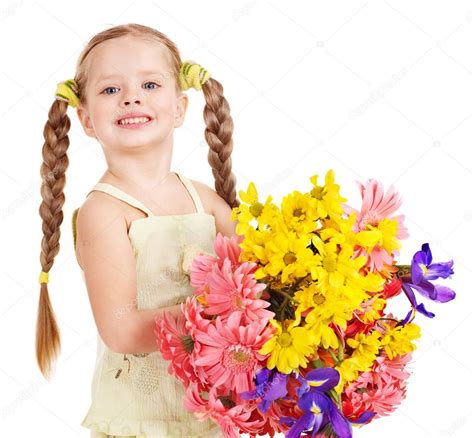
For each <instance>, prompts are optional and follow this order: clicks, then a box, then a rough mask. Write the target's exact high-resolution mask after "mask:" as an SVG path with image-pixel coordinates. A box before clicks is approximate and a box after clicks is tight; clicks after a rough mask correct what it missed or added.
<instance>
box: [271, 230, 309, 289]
mask: <svg viewBox="0 0 474 438" xmlns="http://www.w3.org/2000/svg"><path fill="white" fill-rule="evenodd" d="M308 244H309V238H308V236H298V235H297V234H296V233H294V232H289V233H288V234H286V233H282V232H280V231H278V232H276V233H274V235H272V238H271V240H269V241H268V242H267V243H266V245H265V250H266V253H267V256H268V259H269V263H268V264H267V265H266V266H265V268H264V270H265V272H266V273H268V274H269V275H271V276H272V277H276V276H277V275H279V274H281V281H282V283H293V282H294V281H295V280H296V278H301V277H305V276H306V275H307V274H308V273H309V271H310V269H311V266H313V265H314V264H315V263H316V262H317V260H318V257H317V256H316V255H315V254H314V253H313V251H311V249H310V248H308Z"/></svg>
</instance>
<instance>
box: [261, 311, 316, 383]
mask: <svg viewBox="0 0 474 438" xmlns="http://www.w3.org/2000/svg"><path fill="white" fill-rule="evenodd" d="M270 324H272V325H273V327H275V328H276V330H277V331H276V334H275V335H274V336H273V337H272V338H271V339H269V340H268V341H267V342H265V344H263V346H262V348H261V349H260V350H259V353H260V354H270V356H269V358H268V360H267V368H269V369H273V368H275V366H276V368H277V370H278V371H280V372H281V373H284V374H290V373H291V372H292V371H295V372H298V371H299V368H300V367H302V368H306V365H307V364H308V360H307V357H309V356H311V355H312V354H313V353H314V347H313V344H314V337H313V335H312V333H311V332H309V331H308V330H307V329H306V328H305V327H299V326H296V327H295V321H293V322H291V323H290V324H289V325H288V327H287V328H286V329H285V330H283V328H282V325H281V323H280V322H279V321H277V320H275V319H271V320H270Z"/></svg>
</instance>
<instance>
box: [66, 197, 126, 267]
mask: <svg viewBox="0 0 474 438" xmlns="http://www.w3.org/2000/svg"><path fill="white" fill-rule="evenodd" d="M73 233H74V240H75V242H74V245H75V251H76V257H77V261H78V263H79V266H80V267H81V269H83V270H84V268H83V267H84V260H83V258H84V256H85V253H86V252H87V250H86V249H85V247H87V246H88V245H90V244H91V243H92V242H93V241H97V240H98V236H99V235H102V236H103V237H105V238H107V236H113V235H114V234H115V233H120V234H124V235H125V236H127V220H126V216H125V213H124V211H123V209H122V208H121V206H120V204H119V203H118V202H117V200H116V199H115V198H113V197H111V196H108V195H107V194H106V193H103V192H99V191H94V192H92V193H91V194H90V195H89V196H88V197H87V198H86V200H85V201H84V202H83V204H82V205H81V206H80V207H79V208H77V209H76V210H75V211H74V217H73Z"/></svg>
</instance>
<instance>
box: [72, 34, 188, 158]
mask: <svg viewBox="0 0 474 438" xmlns="http://www.w3.org/2000/svg"><path fill="white" fill-rule="evenodd" d="M164 50H165V49H163V48H162V47H161V46H160V45H159V43H156V42H150V41H147V40H142V39H139V38H135V37H130V36H126V37H120V38H115V39H112V40H108V41H105V42H104V43H102V44H99V45H98V46H97V47H95V48H94V49H93V50H92V52H91V53H90V56H91V57H90V58H89V65H88V82H87V89H86V90H85V93H86V96H87V107H84V106H83V105H82V104H79V106H78V107H77V115H78V117H79V120H80V121H81V124H82V126H83V128H84V131H85V133H86V134H87V135H88V136H90V137H94V138H96V139H97V140H98V141H99V142H100V143H101V145H102V146H104V147H105V148H108V149H123V148H132V147H133V148H134V147H143V146H151V145H155V146H156V145H160V144H162V143H164V142H169V141H171V140H172V135H173V130H174V128H177V127H179V126H181V125H182V123H183V121H184V116H185V112H186V108H187V104H188V97H187V95H185V94H184V93H180V94H179V95H177V94H176V88H175V87H176V85H175V81H174V78H173V75H172V72H171V70H170V66H169V63H168V60H167V58H166V56H165V52H164ZM144 71H148V73H144ZM109 75H110V76H111V77H109V78H108V79H104V77H105V76H109ZM112 75H113V76H112ZM132 112H140V113H144V114H146V115H148V116H149V117H151V118H152V120H151V122H150V123H147V124H144V125H143V126H141V125H138V127H137V128H135V129H130V128H129V129H127V128H124V127H121V126H120V125H119V124H118V122H117V121H118V118H119V117H123V116H124V115H125V114H128V113H132Z"/></svg>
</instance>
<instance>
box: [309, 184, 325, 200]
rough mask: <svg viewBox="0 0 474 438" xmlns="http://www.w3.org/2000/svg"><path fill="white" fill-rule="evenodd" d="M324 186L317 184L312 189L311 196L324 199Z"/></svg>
mask: <svg viewBox="0 0 474 438" xmlns="http://www.w3.org/2000/svg"><path fill="white" fill-rule="evenodd" d="M323 192H324V187H321V186H316V187H313V188H312V189H311V192H310V193H311V196H312V197H313V198H316V199H319V200H321V199H323Z"/></svg>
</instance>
